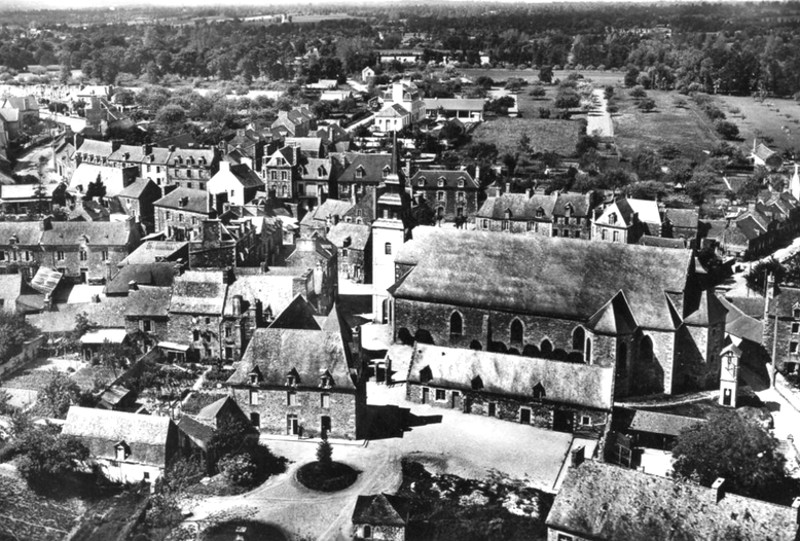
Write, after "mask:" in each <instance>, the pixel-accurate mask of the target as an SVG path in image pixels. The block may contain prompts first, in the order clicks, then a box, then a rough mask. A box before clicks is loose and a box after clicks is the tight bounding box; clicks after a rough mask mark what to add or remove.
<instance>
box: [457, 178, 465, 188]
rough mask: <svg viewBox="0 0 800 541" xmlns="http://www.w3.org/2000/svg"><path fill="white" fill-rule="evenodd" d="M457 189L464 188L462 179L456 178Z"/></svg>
mask: <svg viewBox="0 0 800 541" xmlns="http://www.w3.org/2000/svg"><path fill="white" fill-rule="evenodd" d="M458 187H459V188H463V187H464V177H458Z"/></svg>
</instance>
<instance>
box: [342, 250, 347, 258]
mask: <svg viewBox="0 0 800 541" xmlns="http://www.w3.org/2000/svg"><path fill="white" fill-rule="evenodd" d="M342 257H347V248H342Z"/></svg>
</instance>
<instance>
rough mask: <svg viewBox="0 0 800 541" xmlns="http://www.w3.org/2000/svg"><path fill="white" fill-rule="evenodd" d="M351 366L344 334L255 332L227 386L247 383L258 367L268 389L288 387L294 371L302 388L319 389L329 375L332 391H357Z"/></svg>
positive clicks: (305, 331) (294, 330)
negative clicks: (323, 377) (274, 386)
mask: <svg viewBox="0 0 800 541" xmlns="http://www.w3.org/2000/svg"><path fill="white" fill-rule="evenodd" d="M350 363H351V359H350V351H349V349H348V348H347V345H346V344H345V343H344V341H343V339H342V334H341V333H337V332H327V331H322V330H319V331H317V330H304V329H256V330H255V332H254V333H253V337H252V339H251V340H250V344H249V345H248V346H247V349H246V350H245V352H244V355H242V360H241V361H240V362H238V363H236V371H235V372H234V373H233V375H232V376H231V377H230V379H228V384H229V385H241V384H245V383H248V382H249V374H250V372H252V371H253V370H254V369H255V368H256V367H258V370H259V371H260V373H261V375H262V378H263V383H264V384H266V385H276V386H285V385H286V378H287V375H288V374H289V373H290V371H292V370H294V371H295V372H296V373H297V375H298V381H297V386H298V387H299V388H310V389H319V385H320V378H321V377H322V375H324V374H325V373H326V371H327V372H328V373H329V374H330V375H331V378H332V380H333V381H332V388H333V389H339V390H342V389H344V390H349V391H354V390H355V389H356V384H355V381H354V378H355V377H356V369H355V368H354V367H351V366H350Z"/></svg>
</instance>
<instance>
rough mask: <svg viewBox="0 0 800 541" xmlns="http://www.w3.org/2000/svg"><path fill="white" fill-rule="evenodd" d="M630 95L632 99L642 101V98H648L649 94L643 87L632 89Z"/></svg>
mask: <svg viewBox="0 0 800 541" xmlns="http://www.w3.org/2000/svg"><path fill="white" fill-rule="evenodd" d="M628 95H629V96H630V97H631V98H636V99H640V98H646V97H647V92H645V90H644V87H643V86H634V87H633V88H631V89H630V90H629V91H628Z"/></svg>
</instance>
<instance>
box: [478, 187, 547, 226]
mask: <svg viewBox="0 0 800 541" xmlns="http://www.w3.org/2000/svg"><path fill="white" fill-rule="evenodd" d="M556 198H557V196H556V195H555V194H551V195H543V194H534V195H532V196H528V195H527V194H524V193H504V194H502V195H499V196H497V197H489V198H488V199H486V201H485V202H484V203H483V205H481V208H480V209H479V210H478V214H477V216H478V218H491V219H493V220H505V219H506V215H507V214H506V213H508V219H509V220H519V221H525V222H527V221H531V220H540V221H544V220H546V221H550V220H552V218H553V209H554V208H555V205H556Z"/></svg>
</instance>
